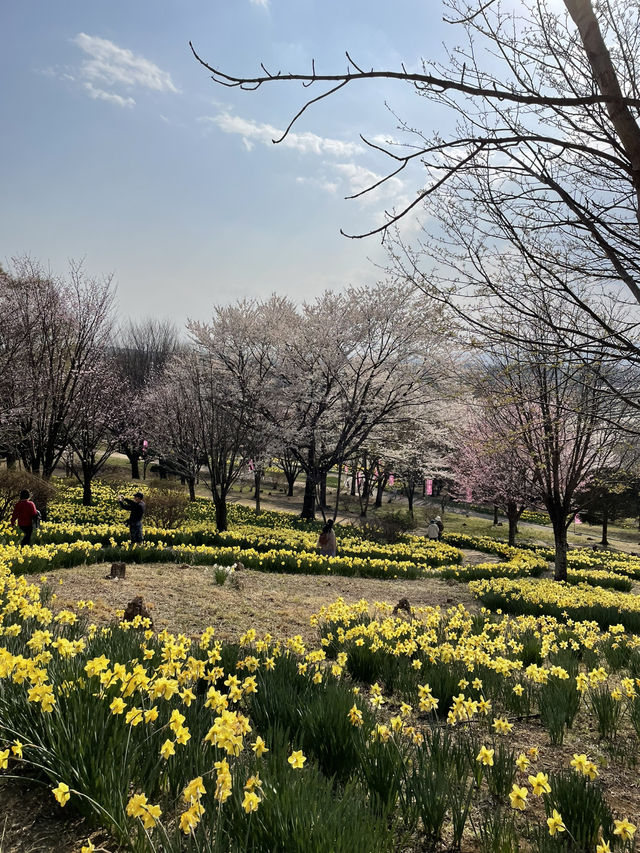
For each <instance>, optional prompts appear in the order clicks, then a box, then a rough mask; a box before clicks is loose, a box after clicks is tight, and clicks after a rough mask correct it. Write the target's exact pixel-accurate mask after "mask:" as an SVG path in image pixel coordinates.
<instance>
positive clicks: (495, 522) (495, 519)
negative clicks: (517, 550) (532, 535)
mask: <svg viewBox="0 0 640 853" xmlns="http://www.w3.org/2000/svg"><path fill="white" fill-rule="evenodd" d="M497 525H498V504H494V505H493V526H494V527H497ZM509 535H511V531H509ZM509 544H511V543H509Z"/></svg>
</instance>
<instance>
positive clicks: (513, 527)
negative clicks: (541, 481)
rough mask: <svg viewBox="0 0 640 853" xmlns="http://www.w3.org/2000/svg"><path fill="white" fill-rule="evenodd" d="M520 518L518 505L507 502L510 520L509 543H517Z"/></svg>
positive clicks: (508, 518)
mask: <svg viewBox="0 0 640 853" xmlns="http://www.w3.org/2000/svg"><path fill="white" fill-rule="evenodd" d="M496 509H497V507H496ZM519 518H520V513H519V512H518V507H517V506H516V505H515V504H512V503H508V504H507V520H508V522H509V545H515V544H516V533H517V532H518V519H519ZM496 523H497V522H496Z"/></svg>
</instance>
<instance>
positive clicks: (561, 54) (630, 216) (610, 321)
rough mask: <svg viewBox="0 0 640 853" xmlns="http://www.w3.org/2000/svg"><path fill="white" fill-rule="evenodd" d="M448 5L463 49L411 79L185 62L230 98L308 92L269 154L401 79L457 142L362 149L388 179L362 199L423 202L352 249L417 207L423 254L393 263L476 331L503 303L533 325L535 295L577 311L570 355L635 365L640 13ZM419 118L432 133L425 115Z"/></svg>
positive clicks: (601, 3)
mask: <svg viewBox="0 0 640 853" xmlns="http://www.w3.org/2000/svg"><path fill="white" fill-rule="evenodd" d="M444 8H445V10H446V18H445V19H446V20H447V21H448V22H449V23H450V24H451V25H452V27H454V28H455V30H456V31H457V32H456V42H457V44H458V45H459V46H457V47H456V48H454V49H452V50H450V51H448V52H447V55H446V59H445V61H444V62H441V63H437V62H424V63H423V67H422V69H421V70H419V71H416V72H413V71H409V70H407V68H406V67H404V66H402V67H400V68H398V69H395V70H394V69H391V70H388V69H375V68H374V69H371V70H369V69H363V68H361V67H360V66H359V65H358V63H357V61H356V60H355V59H354V58H352V57H351V56H350V55H349V54H347V65H346V68H345V70H343V71H341V72H338V73H335V74H320V73H317V71H316V68H315V64H313V65H312V67H311V69H310V70H309V71H308V72H307V73H281V72H280V71H270V70H267V69H266V68H265V67H264V66H262V67H261V70H260V72H259V73H257V74H252V75H247V76H238V75H234V74H230V73H228V72H227V71H224V70H221V69H219V68H217V67H216V66H215V65H211V64H209V63H206V62H204V60H203V59H201V58H200V56H199V55H198V54H197V53H196V51H195V50H194V53H195V54H196V57H197V59H198V61H200V62H201V63H202V64H203V65H204V66H205V67H206V68H207V69H208V70H209V71H210V72H211V74H212V78H213V79H214V81H216V82H217V83H219V84H221V85H223V86H230V87H239V88H241V89H247V90H255V89H260V88H261V87H263V86H265V85H278V84H282V83H285V82H287V81H299V82H300V83H301V84H302V85H303V86H305V87H307V90H309V87H310V88H311V90H312V96H308V95H307V100H306V102H305V103H304V105H303V106H302V108H301V109H299V110H298V111H297V113H296V114H295V115H294V117H293V119H292V120H291V122H290V123H289V124H288V126H287V128H286V130H285V132H284V134H283V135H282V136H281V138H280V139H278V140H274V141H275V142H278V141H281V140H282V139H283V138H284V137H286V135H287V134H288V133H289V132H290V130H291V128H292V126H293V125H294V124H295V122H296V121H297V120H298V119H299V117H300V116H301V115H302V114H303V113H305V111H306V110H307V109H308V108H309V107H310V106H312V105H313V104H314V103H316V102H317V101H319V100H322V99H323V98H326V97H329V96H331V95H333V94H334V93H335V92H336V91H338V90H339V89H341V88H343V87H345V86H347V85H350V84H352V83H356V82H358V81H365V82H369V83H373V84H375V81H376V80H378V79H382V80H386V81H388V80H395V81H398V83H402V84H405V85H407V84H408V85H410V86H412V87H413V88H414V89H415V91H416V93H417V95H418V96H420V97H423V98H425V99H426V100H427V101H428V102H429V103H430V104H436V105H438V106H439V107H444V108H445V110H446V111H448V114H449V117H450V123H449V125H450V127H451V128H452V129H451V130H447V129H444V130H442V131H441V130H440V128H435V127H432V128H429V127H428V126H427V127H425V128H424V130H416V129H413V128H409V127H407V126H406V125H405V124H404V123H403V122H402V121H400V126H401V128H402V129H403V130H405V131H408V132H409V136H408V137H406V139H407V143H406V145H405V147H404V148H403V147H402V146H398V145H395V144H389V145H387V146H381V145H379V144H377V143H374V142H368V141H367V140H366V139H365V140H364V142H368V144H369V146H370V147H371V149H373V150H375V151H377V152H378V153H379V154H380V156H387V157H388V158H390V164H391V168H390V170H389V172H388V173H387V175H386V177H384V178H383V179H382V180H381V181H379V182H377V183H376V184H375V185H374V186H371V187H369V188H367V189H365V190H363V191H362V192H363V193H364V192H370V191H374V190H375V189H376V188H377V187H378V186H379V185H380V184H381V183H384V182H385V181H387V180H389V179H391V178H392V177H397V176H398V175H400V174H402V175H403V177H404V176H408V175H409V173H410V171H411V169H412V168H415V169H416V170H417V174H416V175H415V177H414V179H413V180H414V181H415V185H416V188H417V191H416V193H415V195H414V196H413V197H412V199H411V201H410V202H409V203H408V204H407V205H405V206H404V207H403V208H402V209H400V210H392V211H390V212H389V213H388V215H387V217H386V220H385V222H384V223H383V224H382V225H380V226H377V227H375V228H372V229H370V230H367V231H366V232H365V233H362V234H358V235H352V236H358V237H362V236H367V235H370V234H375V233H382V234H383V235H389V233H390V231H389V229H390V228H392V226H394V225H396V224H397V223H399V222H400V221H401V220H402V218H403V217H404V216H405V215H406V214H408V213H409V212H410V211H418V210H422V209H425V210H426V213H427V214H428V217H429V219H428V220H427V221H429V222H430V228H429V233H428V234H425V237H424V239H423V241H422V243H421V245H419V246H418V247H417V250H416V247H415V245H412V246H410V247H406V246H404V245H403V244H402V243H401V242H400V244H399V245H398V244H397V243H396V244H394V250H393V251H394V255H395V258H396V261H398V260H400V261H401V265H402V268H403V270H404V273H405V274H409V275H411V276H414V277H416V278H417V280H418V281H419V282H420V283H421V284H422V285H423V286H424V287H425V289H427V290H428V291H429V292H431V293H432V294H433V295H434V296H435V297H439V298H441V299H444V300H445V301H446V302H447V303H448V304H449V305H450V306H451V307H452V308H453V310H454V311H455V312H456V313H457V314H458V316H460V317H461V318H463V319H464V320H465V321H467V320H468V319H469V317H471V318H472V320H473V321H474V323H475V324H476V327H477V330H478V329H480V330H483V329H486V328H489V329H492V330H495V329H496V326H495V324H493V322H492V313H493V310H494V309H495V307H496V305H500V306H503V307H508V308H510V309H519V310H522V312H523V313H524V314H525V315H526V316H530V314H531V311H532V309H533V307H534V306H533V303H532V302H531V301H530V299H529V298H528V297H529V295H530V293H531V291H532V290H536V289H538V288H540V287H542V286H544V287H545V288H547V289H549V288H551V289H553V290H554V291H555V292H556V293H557V294H558V295H560V296H562V298H563V299H564V300H566V302H567V304H570V305H571V306H572V307H577V308H578V309H579V315H578V316H579V322H578V324H577V326H576V327H575V328H573V329H571V330H569V332H568V334H569V336H570V337H571V338H572V342H573V345H574V346H575V347H579V348H586V349H590V348H593V349H594V350H598V349H599V348H600V347H601V345H602V343H603V342H606V344H607V347H608V349H609V351H610V353H611V354H613V355H616V356H617V357H619V358H632V359H634V360H637V359H638V355H639V352H638V344H637V324H638V321H639V319H640V317H639V312H638V303H640V284H639V280H640V227H639V217H640V205H639V201H638V200H639V197H640V125H639V124H638V110H639V109H640V92H639V87H640V67H639V63H640V54H639V52H638V49H637V46H638V42H639V39H640V7H639V6H638V4H637V3H632V4H629V3H628V2H627V0H595V2H594V3H593V4H592V2H591V0H564V12H556V11H555V10H554V9H553V8H551V6H550V4H548V3H547V2H546V0H531V2H523V3H521V4H517V5H516V11H514V12H510V11H506V10H505V9H504V7H503V6H502V5H501V4H500V3H498V2H497V0H445V2H444ZM322 87H324V88H322ZM318 89H321V91H320V92H318ZM433 115H438V116H441V115H442V111H441V110H439V111H433ZM425 116H426V117H427V118H426V119H425V124H428V121H429V118H428V116H429V110H426V111H425ZM444 126H445V128H446V123H445V125H444ZM425 176H426V181H425ZM360 194H362V193H360ZM434 220H435V223H434ZM392 244H393V241H392ZM514 263H515V264H517V265H518V266H519V267H521V268H522V269H523V271H526V274H523V276H522V277H521V278H520V279H519V280H518V281H517V282H516V283H515V284H514V282H513V281H512V280H511V277H510V276H505V275H503V273H504V272H505V271H509V270H510V269H511V268H512V267H513V265H514ZM469 297H473V298H474V299H475V302H471V301H470V298H469ZM478 298H480V305H479V310H477V311H476V310H474V308H473V307H472V306H474V305H475V304H477V302H478ZM571 316H576V315H575V314H573V313H572V314H571ZM566 322H567V321H566V318H565V319H562V318H561V319H560V326H561V327H564V326H565V325H566ZM585 327H588V329H589V332H588V333H585V332H584V331H583V329H584V328H585ZM576 332H577V333H579V334H577V335H576ZM581 332H582V333H581ZM514 343H516V344H522V343H523V342H515V341H514ZM636 402H637V399H636Z"/></svg>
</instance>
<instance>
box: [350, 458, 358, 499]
mask: <svg viewBox="0 0 640 853" xmlns="http://www.w3.org/2000/svg"><path fill="white" fill-rule="evenodd" d="M356 485H357V483H356V465H353V466H352V469H351V497H352V498H355V496H356Z"/></svg>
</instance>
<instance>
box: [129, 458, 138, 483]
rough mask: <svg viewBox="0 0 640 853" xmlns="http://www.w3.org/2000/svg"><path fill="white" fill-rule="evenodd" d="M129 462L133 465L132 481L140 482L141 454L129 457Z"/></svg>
mask: <svg viewBox="0 0 640 853" xmlns="http://www.w3.org/2000/svg"><path fill="white" fill-rule="evenodd" d="M129 462H130V463H131V479H132V480H139V479H140V454H139V453H132V454H131V455H130V456H129Z"/></svg>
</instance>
